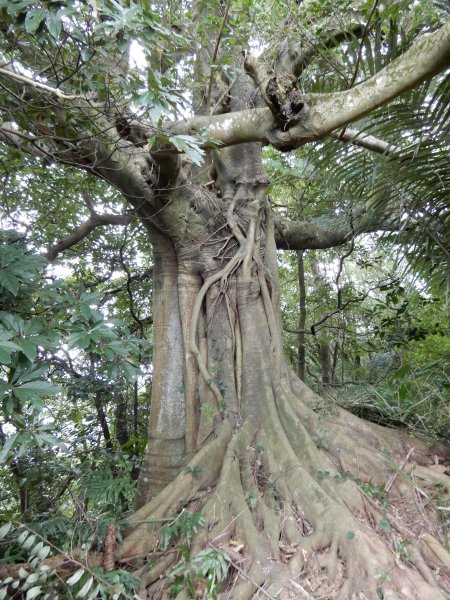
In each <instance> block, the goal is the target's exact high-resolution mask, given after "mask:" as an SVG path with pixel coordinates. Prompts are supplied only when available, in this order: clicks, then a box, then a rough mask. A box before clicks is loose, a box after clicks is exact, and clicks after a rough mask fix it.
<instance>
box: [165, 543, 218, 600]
mask: <svg viewBox="0 0 450 600" xmlns="http://www.w3.org/2000/svg"><path fill="white" fill-rule="evenodd" d="M178 549H179V551H180V554H181V555H182V560H181V561H180V562H179V563H178V564H177V565H175V567H173V568H172V569H171V570H170V571H169V573H168V577H169V578H170V579H171V580H173V584H172V586H171V589H170V592H171V596H172V597H173V598H175V597H176V596H177V595H178V594H179V593H180V592H181V591H183V590H184V591H185V592H186V593H187V594H188V597H189V598H196V597H198V596H197V594H196V588H197V586H198V585H199V584H200V585H201V583H202V582H204V583H205V586H206V587H205V592H204V595H202V597H206V598H213V599H215V598H217V597H218V594H219V592H220V588H221V585H220V584H221V582H223V581H224V580H225V579H226V576H227V574H228V568H229V558H228V556H227V555H226V554H225V552H223V551H222V550H218V549H216V548H206V549H205V550H202V551H201V552H199V553H198V554H196V555H195V556H193V557H191V556H190V554H189V551H188V549H187V548H185V547H184V546H179V547H178Z"/></svg>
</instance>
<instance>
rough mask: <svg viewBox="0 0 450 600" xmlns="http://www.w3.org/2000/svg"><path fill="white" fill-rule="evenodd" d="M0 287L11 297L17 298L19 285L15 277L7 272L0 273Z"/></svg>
mask: <svg viewBox="0 0 450 600" xmlns="http://www.w3.org/2000/svg"><path fill="white" fill-rule="evenodd" d="M0 285H1V286H3V287H4V288H6V289H7V290H8V291H9V292H11V294H12V295H13V296H17V292H18V291H19V287H20V283H19V280H18V279H17V277H15V276H14V275H12V273H10V272H9V271H5V270H1V271H0Z"/></svg>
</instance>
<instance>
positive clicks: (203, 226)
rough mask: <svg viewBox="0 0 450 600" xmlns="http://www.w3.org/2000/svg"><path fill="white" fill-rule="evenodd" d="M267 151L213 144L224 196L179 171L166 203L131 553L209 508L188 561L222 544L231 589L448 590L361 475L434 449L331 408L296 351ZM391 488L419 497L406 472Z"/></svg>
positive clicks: (158, 578)
mask: <svg viewBox="0 0 450 600" xmlns="http://www.w3.org/2000/svg"><path fill="white" fill-rule="evenodd" d="M236 97H238V98H239V97H242V95H239V93H236ZM260 150H261V148H260V145H259V144H244V145H240V146H236V147H232V148H228V149H222V150H220V151H215V152H214V155H213V157H212V159H213V163H214V177H215V182H216V186H217V192H213V191H211V190H210V189H209V188H208V187H204V186H197V185H195V182H193V181H190V180H187V179H186V178H185V174H183V171H181V172H180V175H179V176H178V179H177V182H176V185H173V182H172V185H171V190H174V191H172V192H170V193H168V194H167V195H166V194H164V196H163V197H162V201H161V202H162V209H161V212H160V220H159V222H160V224H161V230H162V229H164V231H165V232H166V233H165V237H162V236H161V233H158V244H157V245H155V273H154V285H155V288H154V328H155V329H154V340H155V347H154V354H153V361H154V371H153V386H152V404H151V418H150V427H149V445H148V449H147V453H146V457H145V460H144V464H143V467H142V470H141V473H140V477H139V495H138V500H137V505H138V506H140V509H139V510H137V512H136V513H135V514H134V515H133V516H132V517H131V518H130V532H129V534H128V536H127V537H126V539H125V540H124V542H123V544H122V546H121V549H120V551H119V554H118V559H119V561H129V560H130V559H131V558H132V557H136V556H146V555H148V554H150V555H151V553H152V552H155V551H157V549H158V544H159V533H158V529H157V528H155V527H156V526H155V525H154V524H153V523H155V522H156V523H157V522H159V521H160V520H161V519H164V518H166V517H167V516H173V515H175V514H177V513H179V511H180V510H190V511H192V512H194V511H196V510H198V509H200V510H201V511H202V514H203V517H204V520H205V527H204V528H202V529H201V530H200V531H199V532H198V535H197V536H196V537H195V539H194V542H193V544H192V546H191V548H190V552H191V556H193V555H195V554H196V553H198V552H199V550H201V549H203V548H210V547H211V546H215V547H219V548H221V549H223V550H224V551H225V552H226V553H227V554H228V556H229V557H230V556H234V559H231V560H232V563H233V566H232V567H230V578H231V579H230V580H229V581H228V584H227V585H228V586H229V589H230V591H229V592H227V594H225V595H224V596H223V597H224V598H225V597H226V598H235V599H236V600H242V599H244V600H245V599H246V598H250V597H251V596H252V595H253V594H254V593H255V592H257V591H258V589H261V588H263V589H264V594H265V595H269V596H270V597H275V596H277V594H278V595H279V597H280V598H281V599H284V598H286V599H287V598H291V597H292V594H294V595H295V594H298V590H299V588H298V585H299V584H297V583H296V580H297V578H298V577H299V575H300V574H302V577H304V580H303V579H302V581H310V582H312V581H313V582H316V583H317V582H319V581H322V580H323V579H324V575H323V573H325V574H326V583H323V582H322V584H320V585H321V586H322V587H320V586H319V587H320V590H321V593H322V592H323V593H324V594H325V595H326V594H328V595H331V596H332V597H335V598H341V599H343V600H348V599H349V598H351V597H353V596H352V594H357V593H361V594H362V593H364V594H365V597H366V598H371V599H372V598H373V599H374V600H375V599H377V598H380V597H385V598H400V597H411V598H421V599H423V598H428V599H430V600H431V599H433V600H435V599H437V598H444V597H445V596H444V592H441V591H440V587H441V586H440V584H439V582H438V581H437V580H436V579H435V574H434V572H433V570H434V569H436V568H437V566H438V562H439V560H442V556H444V554H442V556H441V558H440V559H439V560H435V561H434V562H433V561H430V560H428V564H429V565H430V566H429V567H428V566H425V567H424V566H423V564H422V562H423V556H422V552H423V553H424V554H425V553H426V552H427V549H426V548H425V546H423V547H422V546H421V547H420V548H419V547H418V548H417V555H416V554H414V557H415V558H414V559H412V560H411V562H410V563H409V564H400V563H399V561H398V559H397V558H396V555H395V553H393V551H392V541H391V539H390V538H389V536H386V535H385V534H383V522H384V520H385V519H386V510H387V509H386V508H385V507H384V506H382V505H377V503H376V502H373V501H372V500H370V499H368V498H367V497H366V496H365V494H364V492H362V491H361V488H360V487H359V484H358V482H370V486H372V488H371V489H375V488H376V489H378V487H377V486H379V489H383V486H385V485H386V484H387V482H388V481H389V480H390V478H391V477H392V474H393V469H394V470H395V469H396V468H397V466H396V465H398V464H400V463H401V461H402V459H403V458H404V456H405V455H406V454H407V453H408V449H409V448H410V447H411V446H413V447H414V449H415V450H414V451H415V458H416V460H417V461H418V462H419V463H420V462H421V463H423V464H424V465H426V464H431V459H430V452H429V450H428V449H427V448H426V447H425V445H424V444H423V443H421V442H420V441H418V440H412V439H409V438H408V437H407V436H406V435H405V434H404V433H401V432H396V431H393V430H386V429H383V428H381V427H378V426H376V425H372V424H367V423H365V422H363V421H361V420H360V419H358V418H357V417H355V416H353V415H350V414H348V413H346V412H345V411H343V410H341V409H339V408H336V407H333V408H330V406H329V405H328V404H327V403H325V402H324V401H323V400H322V399H320V398H319V397H318V396H316V395H315V394H313V393H312V392H311V391H310V390H309V389H308V388H307V387H306V386H305V384H304V383H303V382H302V381H301V380H300V379H299V378H298V377H297V375H296V374H295V373H294V372H293V371H292V370H291V369H290V368H289V367H288V365H287V363H286V361H285V360H284V358H283V354H282V339H281V318H280V308H279V286H278V276H277V267H276V247H275V233H274V219H273V214H272V211H271V208H270V204H269V202H268V200H267V197H266V187H267V180H266V177H265V175H264V173H263V170H262V166H261V160H260ZM153 241H154V238H153ZM386 449H387V451H388V455H389V459H386V455H385V454H383V453H384V452H385V451H386ZM183 466H185V468H182V467H183ZM431 472H432V470H431V469H427V468H426V467H424V468H423V471H422V473H423V474H425V473H426V474H427V476H431V475H429V474H430V473H431ZM389 490H390V492H389V493H390V495H391V496H392V497H396V498H402V502H407V503H412V502H413V498H414V494H413V491H412V488H411V486H410V485H409V483H407V482H406V481H405V480H404V479H402V478H401V477H397V478H395V481H393V482H392V485H391V486H390V488H389ZM249 499H253V501H252V502H250V501H249ZM394 518H395V517H394V515H389V519H392V521H393V520H394ZM398 527H399V528H401V524H399V525H398ZM241 543H242V544H243V548H244V549H245V550H244V552H245V557H246V560H245V562H244V563H242V565H241V566H239V564H240V563H239V561H240V558H239V556H240V555H237V556H236V552H234V554H233V547H234V546H233V544H238V545H239V544H241ZM440 551H441V552H443V553H445V550H444V549H443V548H441V550H440ZM445 556H446V557H447V554H445ZM176 560H180V557H179V556H178V554H177V552H175V551H174V552H172V553H169V554H166V555H165V556H164V557H163V558H162V559H161V560H159V561H156V563H154V564H153V566H151V567H150V568H148V569H147V568H145V569H144V570H141V571H140V576H141V581H142V589H141V593H142V594H148V595H149V597H160V594H163V595H162V597H164V598H166V597H168V596H167V587H168V586H169V585H170V578H168V577H167V572H168V571H169V568H170V566H171V565H172V564H173V563H174V562H175V561H176ZM445 560H447V558H446V559H445ZM236 561H238V562H236ZM238 563H239V564H238ZM448 564H449V565H450V562H449V563H448ZM386 574H388V576H387V575H386ZM311 585H312V584H311ZM314 585H316V584H314ZM317 585H319V584H318V583H317ZM147 588H148V589H147ZM314 589H315V588H313V587H311V588H310V592H308V593H313V592H314ZM164 590H166V591H164ZM380 594H382V596H380ZM180 597H182V596H180ZM184 597H186V596H184Z"/></svg>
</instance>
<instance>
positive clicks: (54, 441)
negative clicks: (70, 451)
mask: <svg viewBox="0 0 450 600" xmlns="http://www.w3.org/2000/svg"><path fill="white" fill-rule="evenodd" d="M36 438H39V439H41V440H42V441H44V442H45V443H46V444H48V445H49V446H58V448H61V450H64V451H67V446H66V444H65V443H64V442H62V441H61V440H60V439H58V438H57V437H56V436H54V435H52V434H51V433H36Z"/></svg>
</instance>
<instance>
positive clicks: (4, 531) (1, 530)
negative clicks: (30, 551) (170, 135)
mask: <svg viewBox="0 0 450 600" xmlns="http://www.w3.org/2000/svg"><path fill="white" fill-rule="evenodd" d="M11 527H12V523H6V524H5V525H3V527H0V540H2V539H3V538H4V537H5V536H7V535H8V533H9V531H10V530H11Z"/></svg>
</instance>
